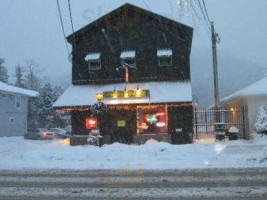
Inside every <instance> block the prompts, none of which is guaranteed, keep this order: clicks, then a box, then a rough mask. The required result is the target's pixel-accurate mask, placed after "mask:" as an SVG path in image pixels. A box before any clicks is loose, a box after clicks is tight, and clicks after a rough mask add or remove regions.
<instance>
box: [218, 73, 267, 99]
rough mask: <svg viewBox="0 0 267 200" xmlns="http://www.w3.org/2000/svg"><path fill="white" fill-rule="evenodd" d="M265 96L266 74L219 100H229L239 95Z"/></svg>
mask: <svg viewBox="0 0 267 200" xmlns="http://www.w3.org/2000/svg"><path fill="white" fill-rule="evenodd" d="M253 96H267V75H265V76H264V77H263V78H262V79H260V80H258V81H256V82H255V83H252V84H251V85H249V86H248V87H246V88H244V89H241V90H239V91H237V92H235V93H234V94H231V95H229V96H227V97H225V98H223V99H222V100H221V102H225V101H229V100H232V99H236V98H239V97H253Z"/></svg>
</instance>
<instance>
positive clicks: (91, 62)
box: [85, 53, 101, 70]
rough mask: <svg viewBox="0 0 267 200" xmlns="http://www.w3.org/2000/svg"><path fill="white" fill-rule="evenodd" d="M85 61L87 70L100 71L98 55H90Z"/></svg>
mask: <svg viewBox="0 0 267 200" xmlns="http://www.w3.org/2000/svg"><path fill="white" fill-rule="evenodd" d="M85 60H86V61H87V62H88V68H89V70H100V69H101V60H100V53H90V54H88V55H87V56H86V57H85Z"/></svg>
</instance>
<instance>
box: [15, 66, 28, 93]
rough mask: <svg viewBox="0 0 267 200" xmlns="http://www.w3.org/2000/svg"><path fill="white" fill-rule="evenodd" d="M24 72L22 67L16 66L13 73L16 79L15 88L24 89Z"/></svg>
mask: <svg viewBox="0 0 267 200" xmlns="http://www.w3.org/2000/svg"><path fill="white" fill-rule="evenodd" d="M24 72H25V70H24V69H23V67H21V66H20V64H18V66H17V67H16V71H15V77H16V83H15V86H17V87H20V88H25V87H26V85H25V80H24V77H23V73H24Z"/></svg>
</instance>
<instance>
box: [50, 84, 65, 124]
mask: <svg viewBox="0 0 267 200" xmlns="http://www.w3.org/2000/svg"><path fill="white" fill-rule="evenodd" d="M63 92H64V90H63V89H62V88H61V87H60V86H56V87H55V88H54V90H53V94H54V95H53V96H54V99H53V100H54V101H53V103H55V102H56V100H57V99H58V98H59V97H60V96H61V95H62V94H63ZM53 120H54V126H55V127H61V128H64V127H65V126H66V124H67V121H68V120H69V117H68V116H66V115H64V116H63V115H61V114H58V113H57V112H56V111H55V110H54V119H53Z"/></svg>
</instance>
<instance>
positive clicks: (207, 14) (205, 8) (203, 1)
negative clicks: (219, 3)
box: [202, 0, 211, 23]
mask: <svg viewBox="0 0 267 200" xmlns="http://www.w3.org/2000/svg"><path fill="white" fill-rule="evenodd" d="M202 3H203V5H204V10H205V13H206V16H207V18H208V20H209V23H211V20H210V17H209V13H208V10H207V7H206V3H205V0H202Z"/></svg>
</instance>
